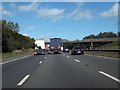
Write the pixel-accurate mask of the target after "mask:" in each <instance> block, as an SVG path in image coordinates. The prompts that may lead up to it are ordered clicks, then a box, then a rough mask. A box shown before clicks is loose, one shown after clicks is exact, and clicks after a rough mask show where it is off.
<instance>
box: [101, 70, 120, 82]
mask: <svg viewBox="0 0 120 90" xmlns="http://www.w3.org/2000/svg"><path fill="white" fill-rule="evenodd" d="M99 73H100V74H103V75H105V76H106V77H109V78H111V79H112V80H115V81H116V82H119V83H120V80H119V79H117V78H116V77H113V76H111V75H109V74H107V73H105V72H103V71H99Z"/></svg>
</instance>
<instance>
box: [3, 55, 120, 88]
mask: <svg viewBox="0 0 120 90" xmlns="http://www.w3.org/2000/svg"><path fill="white" fill-rule="evenodd" d="M119 61H120V60H117V59H111V58H103V57H96V56H89V55H70V54H69V53H61V54H45V55H36V56H33V55H32V56H29V57H26V58H22V59H19V60H15V61H12V62H8V63H5V64H2V86H3V88H118V86H119V84H120V79H119V76H118V62H119ZM119 75H120V74H119Z"/></svg>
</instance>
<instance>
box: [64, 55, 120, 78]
mask: <svg viewBox="0 0 120 90" xmlns="http://www.w3.org/2000/svg"><path fill="white" fill-rule="evenodd" d="M65 54H66V55H69V53H65ZM70 58H72V59H78V60H80V61H81V63H83V65H89V66H90V67H92V68H94V70H96V71H100V70H102V71H105V72H107V73H109V74H111V75H112V76H115V77H117V78H118V77H119V76H118V73H119V72H118V68H120V65H118V63H120V60H116V59H109V58H103V57H96V56H88V55H70ZM119 75H120V74H119Z"/></svg>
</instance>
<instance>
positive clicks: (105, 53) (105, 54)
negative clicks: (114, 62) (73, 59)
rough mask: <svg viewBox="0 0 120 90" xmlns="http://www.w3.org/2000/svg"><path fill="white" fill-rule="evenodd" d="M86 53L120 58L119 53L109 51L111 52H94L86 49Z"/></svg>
mask: <svg viewBox="0 0 120 90" xmlns="http://www.w3.org/2000/svg"><path fill="white" fill-rule="evenodd" d="M85 54H88V55H96V56H105V57H112V58H119V55H118V53H109V52H104V53H103V52H101V53H97V52H93V51H85Z"/></svg>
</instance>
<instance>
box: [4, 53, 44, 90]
mask: <svg viewBox="0 0 120 90" xmlns="http://www.w3.org/2000/svg"><path fill="white" fill-rule="evenodd" d="M42 60H44V55H36V56H30V57H27V58H23V59H20V60H17V61H13V62H10V63H6V64H3V65H2V84H3V85H2V86H3V88H16V87H17V83H18V82H19V81H20V80H21V79H22V78H24V76H25V75H27V74H32V73H33V72H34V71H35V70H36V68H38V67H39V62H40V61H42Z"/></svg>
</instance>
